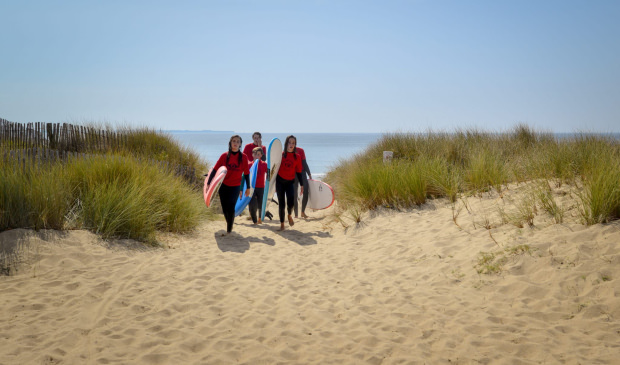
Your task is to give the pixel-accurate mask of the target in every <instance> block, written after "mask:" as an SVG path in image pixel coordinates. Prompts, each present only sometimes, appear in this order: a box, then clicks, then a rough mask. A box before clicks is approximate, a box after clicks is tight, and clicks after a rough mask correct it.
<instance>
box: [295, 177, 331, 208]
mask: <svg viewBox="0 0 620 365" xmlns="http://www.w3.org/2000/svg"><path fill="white" fill-rule="evenodd" d="M299 190H300V192H301V189H299ZM300 197H301V194H300ZM335 197H336V196H335V194H334V189H332V187H331V186H329V184H327V183H324V182H322V181H319V180H313V179H308V205H307V206H306V207H308V208H310V209H314V210H320V209H327V208H329V207H331V206H332V204H334V200H335Z"/></svg>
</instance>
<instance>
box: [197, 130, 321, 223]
mask: <svg viewBox="0 0 620 365" xmlns="http://www.w3.org/2000/svg"><path fill="white" fill-rule="evenodd" d="M242 144H243V140H242V139H241V137H240V136H239V135H234V136H232V137H230V141H229V142H228V151H227V152H224V153H223V154H222V155H221V156H220V157H219V159H218V160H217V162H216V163H215V166H214V167H213V170H212V172H211V175H209V178H208V180H207V185H210V184H211V181H212V180H213V177H214V176H215V173H216V171H217V170H218V169H219V168H220V167H222V166H226V169H227V170H228V172H227V173H226V176H225V177H224V181H222V184H221V185H220V189H219V196H220V203H221V205H222V212H223V213H224V218H225V219H226V234H228V233H230V232H232V228H233V223H234V221H235V204H236V202H237V199H238V198H241V197H242V196H243V194H245V196H246V197H249V196H250V166H251V165H252V164H253V163H254V161H255V160H258V166H257V170H258V171H257V174H256V185H255V188H254V194H253V195H252V198H251V200H250V203H249V205H248V206H249V210H250V216H251V218H252V221H253V222H254V224H261V223H262V221H261V213H262V204H263V194H264V192H265V177H266V173H267V169H268V166H267V163H266V162H265V159H266V154H267V149H266V147H265V146H263V144H262V135H261V134H260V132H254V134H252V142H251V143H248V144H247V145H245V147H244V148H243V151H241V145H242ZM308 178H310V179H312V174H311V173H310V168H309V167H308V163H307V161H306V154H305V151H304V150H303V149H302V148H301V147H297V138H296V137H295V136H293V135H290V136H288V137H286V140H285V142H284V152H282V163H281V164H280V169H279V170H278V175H277V177H276V195H277V197H278V210H279V215H280V229H279V230H280V231H283V230H284V223H285V219H284V218H285V213H288V217H287V218H288V223H289V225H290V226H293V225H294V224H295V221H294V220H293V216H292V214H293V211H294V212H295V218H297V216H298V215H297V213H298V211H299V209H298V202H297V198H296V197H297V194H298V193H300V194H301V195H302V202H301V216H302V217H303V218H308V215H306V212H305V211H306V205H307V204H308ZM242 179H244V180H245V186H246V187H247V189H246V190H245V192H243V191H241V186H242ZM298 189H301V190H298Z"/></svg>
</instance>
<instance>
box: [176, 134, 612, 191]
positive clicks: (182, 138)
mask: <svg viewBox="0 0 620 365" xmlns="http://www.w3.org/2000/svg"><path fill="white" fill-rule="evenodd" d="M167 132H168V133H170V135H172V136H173V137H174V138H175V139H176V140H177V141H178V142H179V143H180V144H181V145H184V146H187V147H189V148H191V149H192V150H194V151H196V152H197V153H199V154H200V155H201V156H202V157H203V158H204V159H205V160H207V161H208V162H209V164H210V165H211V166H212V165H214V164H215V162H216V161H217V159H218V157H220V155H221V154H222V153H224V152H226V151H227V150H228V141H229V139H230V137H231V136H232V135H234V134H239V135H240V136H241V138H242V139H243V146H245V145H246V144H248V143H251V142H252V134H251V133H235V132H209V131H205V132H202V131H201V132H187V131H167ZM382 135H383V134H382V133H298V134H295V137H297V145H298V146H299V147H302V148H303V149H304V151H306V159H307V162H308V166H309V167H310V171H311V172H312V178H314V179H319V180H320V179H322V178H323V177H324V176H325V174H326V173H327V172H328V171H329V170H330V169H331V168H333V167H334V166H336V165H337V164H338V162H339V161H340V160H344V159H348V158H351V157H352V156H353V155H354V154H356V153H358V152H362V151H364V149H365V148H366V147H368V146H369V145H371V144H373V143H375V142H376V141H377V140H379V138H381V136H382ZM554 135H555V137H556V138H558V139H564V138H571V137H574V136H575V135H576V134H575V133H555V134H554ZM601 135H603V136H607V137H612V138H616V139H620V134H619V133H608V134H601ZM286 136H287V134H284V133H263V144H264V145H265V146H268V145H269V142H270V141H271V140H272V139H273V138H279V139H280V141H282V143H284V139H285V138H286ZM205 173H206V171H205Z"/></svg>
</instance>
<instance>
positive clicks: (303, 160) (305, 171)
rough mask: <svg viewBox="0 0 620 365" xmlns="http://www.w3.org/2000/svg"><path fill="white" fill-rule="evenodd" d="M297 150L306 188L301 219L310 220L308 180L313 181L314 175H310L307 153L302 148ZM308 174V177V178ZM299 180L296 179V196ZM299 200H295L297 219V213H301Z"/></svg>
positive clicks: (302, 181)
mask: <svg viewBox="0 0 620 365" xmlns="http://www.w3.org/2000/svg"><path fill="white" fill-rule="evenodd" d="M296 148H297V154H298V155H299V156H300V157H301V170H302V171H301V185H302V186H303V187H304V190H303V194H302V199H301V217H302V218H308V215H307V214H306V205H308V193H309V190H310V189H308V179H312V173H310V167H309V166H308V162H307V161H306V152H305V151H304V149H303V148H301V147H296ZM306 174H308V176H306ZM299 184H300V182H299V180H297V178H295V192H294V194H295V196H297V191H298V190H299ZM298 205H299V204H298V203H297V199H295V207H294V208H295V218H297V212H298V211H299V208H298Z"/></svg>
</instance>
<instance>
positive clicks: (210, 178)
mask: <svg viewBox="0 0 620 365" xmlns="http://www.w3.org/2000/svg"><path fill="white" fill-rule="evenodd" d="M216 172H217V171H216V170H215V167H214V168H213V170H211V174H209V180H207V186H209V185H211V180H213V177H214V176H215V173H216Z"/></svg>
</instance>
